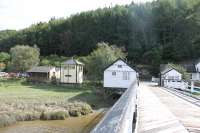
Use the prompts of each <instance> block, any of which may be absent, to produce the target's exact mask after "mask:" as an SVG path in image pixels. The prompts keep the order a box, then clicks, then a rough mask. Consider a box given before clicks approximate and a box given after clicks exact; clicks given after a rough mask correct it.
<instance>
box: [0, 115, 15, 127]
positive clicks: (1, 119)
mask: <svg viewBox="0 0 200 133" xmlns="http://www.w3.org/2000/svg"><path fill="white" fill-rule="evenodd" d="M14 123H16V119H15V117H14V116H13V115H8V114H1V115H0V128H1V127H6V126H9V125H11V124H14Z"/></svg>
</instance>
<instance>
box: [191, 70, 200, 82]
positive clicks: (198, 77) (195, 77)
mask: <svg viewBox="0 0 200 133" xmlns="http://www.w3.org/2000/svg"><path fill="white" fill-rule="evenodd" d="M192 80H200V73H199V72H198V73H192Z"/></svg>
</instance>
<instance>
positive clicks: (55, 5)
mask: <svg viewBox="0 0 200 133" xmlns="http://www.w3.org/2000/svg"><path fill="white" fill-rule="evenodd" d="M132 1H134V2H137V3H141V2H147V1H152V0H0V30H5V29H16V30H19V29H23V28H26V27H28V26H30V25H31V24H35V23H38V22H45V21H48V20H49V19H50V18H52V17H55V18H60V17H67V16H70V15H71V14H75V13H78V12H81V11H88V10H94V9H97V8H103V7H108V6H114V5H116V4H118V5H124V4H129V3H131V2H132Z"/></svg>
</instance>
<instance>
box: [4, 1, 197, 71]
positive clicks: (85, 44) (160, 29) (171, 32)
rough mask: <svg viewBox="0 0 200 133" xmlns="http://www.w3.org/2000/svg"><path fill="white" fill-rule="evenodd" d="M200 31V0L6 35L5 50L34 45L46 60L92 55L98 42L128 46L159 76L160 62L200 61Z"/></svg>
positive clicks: (98, 13)
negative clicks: (197, 59) (55, 57)
mask: <svg viewBox="0 0 200 133" xmlns="http://www.w3.org/2000/svg"><path fill="white" fill-rule="evenodd" d="M199 29H200V0H157V1H153V2H151V3H144V4H134V3H131V4H130V5H125V6H115V7H109V8H104V9H97V10H94V11H88V12H82V13H79V14H75V15H72V16H70V17H68V18H61V19H54V18H52V19H51V20H50V21H49V22H48V23H46V22H40V23H38V24H34V25H32V26H30V27H29V28H26V29H23V30H20V31H14V30H6V31H1V32H0V51H9V50H10V48H11V47H13V46H15V45H16V44H29V45H30V46H34V45H37V46H38V47H39V48H40V52H41V55H42V56H48V55H51V54H57V55H59V56H68V57H70V56H74V55H77V56H87V55H88V54H90V53H91V52H92V51H93V50H94V49H96V48H97V47H98V45H97V43H98V42H108V43H109V44H115V45H116V46H118V47H123V48H124V50H125V51H126V52H127V53H128V55H127V57H128V59H129V60H133V61H134V62H135V63H137V64H139V63H140V64H150V65H152V66H153V68H152V71H153V72H154V73H156V70H158V69H157V68H158V66H159V64H160V63H165V62H174V61H181V60H186V59H188V60H190V59H195V58H199V55H200V32H199ZM46 63H48V62H47V61H45V60H44V61H43V64H46ZM155 68H156V69H155Z"/></svg>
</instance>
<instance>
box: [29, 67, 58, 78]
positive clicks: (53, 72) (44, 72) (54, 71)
mask: <svg viewBox="0 0 200 133" xmlns="http://www.w3.org/2000/svg"><path fill="white" fill-rule="evenodd" d="M27 73H28V75H29V78H28V80H29V81H32V82H50V81H51V78H52V77H53V76H55V77H56V79H60V69H59V68H56V67H52V66H34V67H32V68H31V69H29V70H28V71H27Z"/></svg>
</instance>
